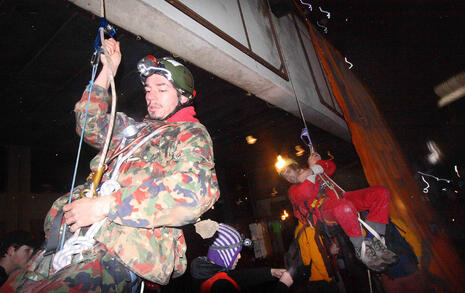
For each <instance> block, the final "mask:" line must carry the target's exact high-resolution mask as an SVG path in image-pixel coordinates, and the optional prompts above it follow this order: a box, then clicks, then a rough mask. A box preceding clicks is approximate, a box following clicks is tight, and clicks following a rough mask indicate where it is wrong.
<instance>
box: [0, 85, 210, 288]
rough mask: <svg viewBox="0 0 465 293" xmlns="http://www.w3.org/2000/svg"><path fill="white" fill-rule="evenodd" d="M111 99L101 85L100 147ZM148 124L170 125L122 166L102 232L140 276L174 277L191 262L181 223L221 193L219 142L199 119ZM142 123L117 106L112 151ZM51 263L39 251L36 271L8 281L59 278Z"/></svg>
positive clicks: (94, 129)
mask: <svg viewBox="0 0 465 293" xmlns="http://www.w3.org/2000/svg"><path fill="white" fill-rule="evenodd" d="M87 97H88V93H87V91H86V92H84V94H83V96H82V98H81V100H80V101H78V103H77V104H76V107H75V112H76V121H77V132H78V133H79V134H80V133H81V127H82V125H83V123H84V114H85V108H86V102H87ZM109 103H110V97H109V96H108V93H107V91H106V90H105V89H103V88H101V87H99V86H94V88H93V90H92V94H91V98H90V105H89V112H88V117H87V125H86V131H85V134H84V139H85V141H86V142H87V143H89V144H90V145H92V146H94V147H96V148H99V149H101V148H102V147H103V144H104V140H105V136H106V133H107V129H108V123H109V119H110V115H109V114H107V111H108V109H109ZM143 123H146V125H145V126H144V127H143V128H142V129H141V130H140V132H139V134H138V135H139V136H141V135H148V134H150V133H152V132H153V131H155V130H156V129H158V128H159V127H162V126H163V127H164V128H163V130H162V132H161V133H160V134H159V135H156V136H154V137H153V138H152V139H150V140H149V141H148V142H147V143H145V144H144V145H142V146H141V147H140V148H139V149H137V150H136V151H135V152H134V154H133V155H132V156H131V157H130V158H129V159H128V160H127V161H125V162H124V163H123V164H122V165H121V168H120V175H119V177H118V183H119V184H120V185H121V189H120V190H118V191H117V192H115V193H113V194H111V195H109V196H111V197H112V198H113V201H112V205H111V207H110V213H109V215H108V218H107V221H106V223H105V224H104V225H103V226H102V228H101V229H100V231H99V232H98V233H97V235H96V236H95V239H96V240H97V241H98V242H100V243H101V244H103V245H104V247H105V250H106V252H107V253H108V254H109V255H111V256H112V257H115V258H116V259H118V260H119V261H120V262H121V263H122V264H124V265H125V266H126V267H128V268H129V269H130V270H132V271H133V272H135V273H136V274H137V275H139V276H141V277H143V278H144V279H147V280H149V281H152V282H155V283H158V284H167V283H168V281H169V279H170V277H178V276H180V275H182V274H183V273H184V272H185V270H186V266H187V259H186V256H185V252H186V243H185V239H184V235H183V233H182V230H180V229H177V228H176V227H178V226H182V225H185V224H189V223H194V222H195V221H196V220H197V219H198V218H199V217H200V216H201V215H202V214H203V213H204V212H205V211H207V210H208V209H210V208H211V207H212V206H213V204H214V203H215V202H216V200H218V198H219V189H218V182H217V178H216V173H215V170H214V161H213V147H212V142H211V138H210V135H209V134H208V132H207V130H206V129H205V127H204V126H203V125H202V124H200V123H197V122H164V121H154V120H149V119H145V120H144V121H143ZM139 124H140V123H138V122H136V121H135V120H134V119H132V118H130V117H128V116H127V115H126V114H124V113H120V112H118V113H117V115H116V121H115V127H114V132H113V138H112V141H111V145H110V149H109V153H108V155H107V158H110V157H111V156H112V154H114V153H115V152H116V151H117V148H118V146H119V145H120V143H121V140H122V136H121V135H119V134H120V133H121V131H122V130H123V129H124V128H126V127H127V126H129V125H139ZM100 155H101V154H98V155H97V156H96V157H95V158H94V159H93V160H92V161H91V163H90V167H91V169H92V170H93V171H96V169H97V166H98V162H99V160H100ZM115 162H116V160H113V161H111V162H109V164H108V169H107V171H106V172H105V174H104V176H103V179H102V181H105V180H108V179H109V176H110V172H111V171H112V170H113V168H114V165H115ZM82 188H83V186H82V185H81V186H77V187H76V188H75V190H74V192H73V193H74V194H73V198H78V194H79V192H80V191H81V190H82ZM66 201H67V196H63V197H61V198H59V199H58V200H56V201H55V203H54V204H53V206H52V208H51V209H50V211H49V212H48V214H47V217H46V220H45V223H44V230H45V234H46V237H47V235H49V233H50V227H51V226H52V222H53V220H54V219H55V217H56V216H57V214H58V212H59V211H61V210H62V207H63V205H64V204H66ZM96 257H98V255H97V256H96ZM50 262H51V256H45V255H44V252H43V251H41V252H39V253H38V255H36V256H35V257H34V258H33V259H32V261H31V262H30V263H29V265H28V267H27V269H26V270H27V271H28V272H29V273H23V274H22V275H21V274H19V275H16V276H17V277H16V279H17V280H11V278H10V281H8V283H9V284H10V285H9V286H11V287H13V288H15V286H20V285H21V284H22V283H23V281H22V280H20V277H23V276H26V277H27V278H28V279H32V280H45V279H49V278H52V279H55V276H52V275H53V273H54V272H53V269H52V268H51V265H50ZM67 269H68V267H65V268H63V269H62V271H63V270H67ZM72 270H75V268H72ZM60 272H61V271H60ZM97 273H99V272H97ZM28 274H29V275H28ZM75 276H76V277H77V275H75ZM47 282H48V281H47Z"/></svg>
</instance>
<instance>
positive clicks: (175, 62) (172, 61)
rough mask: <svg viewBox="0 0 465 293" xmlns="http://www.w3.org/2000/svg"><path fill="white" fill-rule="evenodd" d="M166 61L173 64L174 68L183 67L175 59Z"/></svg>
mask: <svg viewBox="0 0 465 293" xmlns="http://www.w3.org/2000/svg"><path fill="white" fill-rule="evenodd" d="M165 61H167V62H169V63H171V64H173V66H174V67H177V66H183V65H182V64H181V63H179V62H178V61H176V60H173V59H166V60H165Z"/></svg>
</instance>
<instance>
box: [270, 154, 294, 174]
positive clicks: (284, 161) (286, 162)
mask: <svg viewBox="0 0 465 293" xmlns="http://www.w3.org/2000/svg"><path fill="white" fill-rule="evenodd" d="M291 165H298V164H297V162H296V161H294V160H293V159H290V158H283V157H281V156H280V155H279V156H278V158H277V160H276V163H275V165H274V166H275V168H276V171H277V172H278V174H279V175H281V174H282V172H283V171H284V169H286V168H287V167H289V166H291Z"/></svg>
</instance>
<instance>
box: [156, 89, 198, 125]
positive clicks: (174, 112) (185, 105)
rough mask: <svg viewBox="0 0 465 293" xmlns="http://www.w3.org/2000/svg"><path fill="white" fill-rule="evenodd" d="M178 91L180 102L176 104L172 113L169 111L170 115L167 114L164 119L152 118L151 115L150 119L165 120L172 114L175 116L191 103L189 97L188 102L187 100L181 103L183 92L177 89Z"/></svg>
mask: <svg viewBox="0 0 465 293" xmlns="http://www.w3.org/2000/svg"><path fill="white" fill-rule="evenodd" d="M176 93H177V95H178V104H177V105H176V107H175V108H174V109H173V111H172V112H171V113H169V114H168V115H166V116H165V117H164V118H162V119H156V118H152V117H150V116H149V119H150V120H156V121H165V120H166V119H169V118H170V117H171V116H173V115H174V114H176V113H177V112H178V111H179V110H181V109H182V108H185V107H187V106H189V105H190V99H188V101H187V102H185V103H184V104H181V97H182V94H181V93H180V92H179V91H178V90H176Z"/></svg>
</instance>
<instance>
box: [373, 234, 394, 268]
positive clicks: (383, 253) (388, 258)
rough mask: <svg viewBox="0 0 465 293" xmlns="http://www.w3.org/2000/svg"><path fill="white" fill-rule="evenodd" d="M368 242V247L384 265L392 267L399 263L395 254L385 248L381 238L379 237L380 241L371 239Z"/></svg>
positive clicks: (374, 238)
mask: <svg viewBox="0 0 465 293" xmlns="http://www.w3.org/2000/svg"><path fill="white" fill-rule="evenodd" d="M369 241H370V246H371V247H372V248H373V250H374V251H375V252H376V255H377V256H379V257H380V258H381V259H382V260H383V261H384V262H385V263H386V264H389V265H392V264H396V263H398V262H399V257H398V256H397V254H395V253H394V252H392V251H390V250H389V249H388V248H387V246H386V244H385V240H384V237H383V236H381V240H379V239H378V238H376V237H373V238H372V239H370V240H369Z"/></svg>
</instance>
